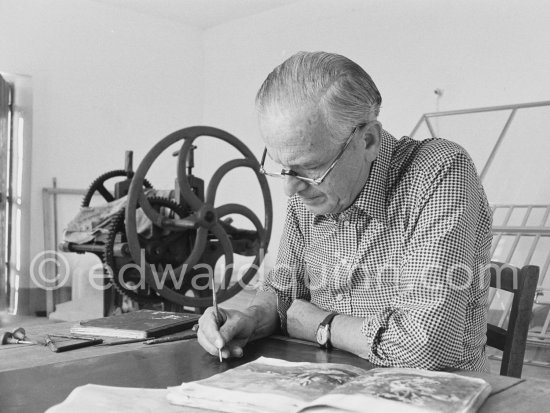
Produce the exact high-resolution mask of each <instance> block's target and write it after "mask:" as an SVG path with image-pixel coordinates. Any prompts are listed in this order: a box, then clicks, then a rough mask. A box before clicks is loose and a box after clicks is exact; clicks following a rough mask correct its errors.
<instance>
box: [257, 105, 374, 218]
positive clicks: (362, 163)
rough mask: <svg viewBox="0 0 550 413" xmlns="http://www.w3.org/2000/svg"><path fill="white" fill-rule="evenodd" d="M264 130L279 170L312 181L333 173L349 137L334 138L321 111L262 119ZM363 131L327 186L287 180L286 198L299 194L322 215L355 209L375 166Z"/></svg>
mask: <svg viewBox="0 0 550 413" xmlns="http://www.w3.org/2000/svg"><path fill="white" fill-rule="evenodd" d="M260 129H261V131H262V135H263V138H264V140H265V144H266V147H267V152H268V156H269V157H270V158H271V160H272V161H273V162H274V163H276V164H277V165H276V166H275V168H277V167H278V168H279V169H280V168H281V167H282V168H285V169H292V170H293V171H294V172H296V173H297V174H299V175H301V176H305V177H308V178H318V177H319V176H320V175H321V174H322V173H323V172H325V171H326V170H327V168H328V167H329V166H330V164H331V163H332V162H333V161H334V158H335V157H336V156H337V155H338V153H339V151H340V150H341V149H342V147H343V145H344V143H343V140H345V139H346V138H347V136H338V137H333V136H332V135H331V133H330V132H329V130H328V129H327V127H326V126H325V124H324V122H323V120H322V118H321V115H320V114H319V111H318V110H317V108H316V107H315V108H305V109H303V110H300V111H295V112H293V113H287V112H285V113H278V114H276V115H273V114H270V115H269V116H262V117H261V118H260ZM351 130H352V129H351V128H350V133H351ZM361 132H363V131H362V130H358V131H357V132H356V135H357V136H354V138H352V141H351V143H350V145H349V146H348V148H347V149H346V151H345V152H344V154H343V155H342V157H341V158H340V160H339V161H338V163H337V164H336V166H335V167H334V169H333V170H332V171H331V172H330V174H329V175H328V176H327V178H326V180H325V181H324V182H323V183H322V184H320V185H311V184H308V183H306V182H304V181H301V180H299V179H296V178H294V177H292V176H287V177H285V184H284V189H285V193H286V194H287V195H288V196H292V195H294V194H298V196H300V198H301V199H302V201H303V203H304V205H305V206H306V208H307V209H308V210H309V211H310V212H312V213H314V214H316V215H323V214H328V213H338V212H341V211H343V210H345V209H346V208H347V207H349V206H350V205H351V204H352V203H353V201H354V200H355V198H356V197H357V195H358V194H359V192H360V191H361V189H362V188H363V185H364V183H365V181H366V178H367V177H368V173H369V169H370V164H371V161H370V158H369V156H367V154H368V151H367V149H366V147H365V141H364V139H362V136H363V134H362V133H361ZM271 165H272V166H273V163H271Z"/></svg>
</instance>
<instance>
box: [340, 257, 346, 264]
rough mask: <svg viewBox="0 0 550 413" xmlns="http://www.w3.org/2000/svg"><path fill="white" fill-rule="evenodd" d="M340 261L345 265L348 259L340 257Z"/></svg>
mask: <svg viewBox="0 0 550 413" xmlns="http://www.w3.org/2000/svg"><path fill="white" fill-rule="evenodd" d="M340 263H341V264H343V265H346V264H347V263H348V260H347V259H345V258H342V259H341V260H340Z"/></svg>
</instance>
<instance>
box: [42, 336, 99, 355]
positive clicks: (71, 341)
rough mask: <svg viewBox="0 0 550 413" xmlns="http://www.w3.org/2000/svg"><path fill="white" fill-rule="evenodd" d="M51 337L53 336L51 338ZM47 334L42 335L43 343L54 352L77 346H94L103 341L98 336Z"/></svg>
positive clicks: (72, 348) (73, 348)
mask: <svg viewBox="0 0 550 413" xmlns="http://www.w3.org/2000/svg"><path fill="white" fill-rule="evenodd" d="M52 337H53V338H52ZM52 337H50V336H49V335H47V334H46V335H45V336H44V343H45V344H46V345H47V346H48V348H49V349H50V350H51V351H53V352H54V353H61V352H63V351H69V350H75V349H77V348H82V347H89V346H95V345H96V344H101V343H103V340H102V339H100V338H93V339H88V338H61V337H55V336H52Z"/></svg>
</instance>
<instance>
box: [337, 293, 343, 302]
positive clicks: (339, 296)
mask: <svg viewBox="0 0 550 413" xmlns="http://www.w3.org/2000/svg"><path fill="white" fill-rule="evenodd" d="M335 298H336V301H342V300H343V299H344V295H343V294H336V297H335Z"/></svg>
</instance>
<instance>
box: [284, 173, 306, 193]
mask: <svg viewBox="0 0 550 413" xmlns="http://www.w3.org/2000/svg"><path fill="white" fill-rule="evenodd" d="M307 186H308V183H307V182H304V181H302V180H301V179H297V178H295V177H293V176H290V175H287V176H286V177H285V183H284V191H285V194H286V196H292V195H294V194H295V193H297V192H300V191H303V190H304V189H306V188H307Z"/></svg>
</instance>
